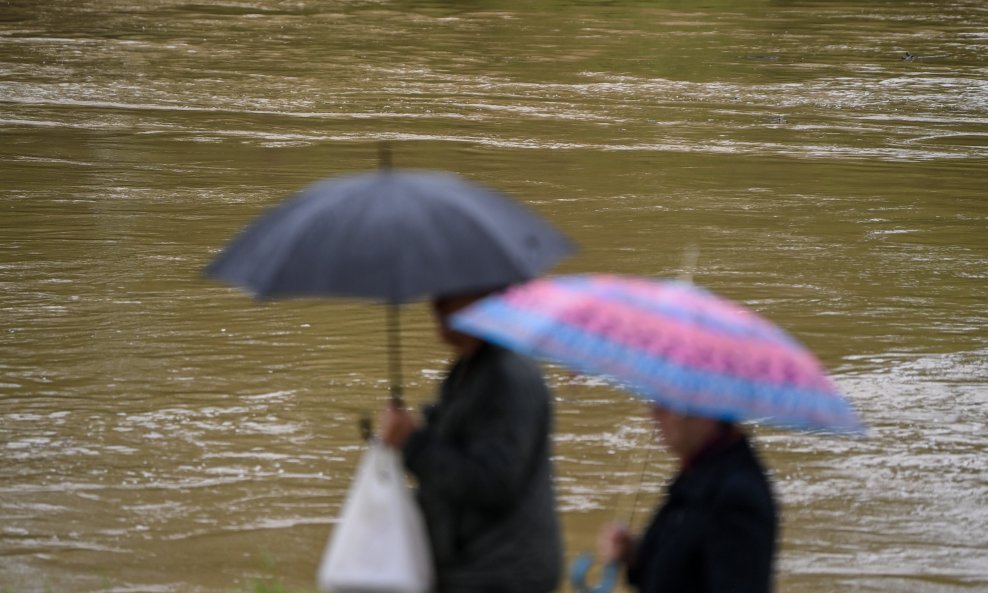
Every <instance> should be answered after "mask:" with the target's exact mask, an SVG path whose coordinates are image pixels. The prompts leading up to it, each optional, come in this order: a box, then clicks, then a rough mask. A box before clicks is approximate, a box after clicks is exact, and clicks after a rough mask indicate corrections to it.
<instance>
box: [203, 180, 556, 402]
mask: <svg viewBox="0 0 988 593" xmlns="http://www.w3.org/2000/svg"><path fill="white" fill-rule="evenodd" d="M573 251H574V246H573V244H572V243H571V242H570V241H569V240H568V239H567V238H566V237H565V236H564V235H562V234H561V233H560V232H559V231H558V230H556V229H555V228H554V227H553V226H551V225H550V224H549V223H547V222H546V221H545V220H544V219H543V218H541V217H540V216H538V215H536V214H535V213H533V212H532V211H531V210H529V209H528V208H526V207H524V206H523V205H521V204H520V203H518V202H516V201H514V200H512V199H511V198H509V197H507V196H506V195H504V194H502V193H500V192H498V191H496V190H494V189H491V188H489V187H485V186H482V185H479V184H476V183H474V182H471V181H468V180H466V179H464V178H462V177H459V176H457V175H454V174H451V173H445V172H439V171H418V170H401V169H391V168H390V167H385V168H382V169H379V170H376V171H372V172H366V173H359V174H352V175H346V176H341V177H335V178H331V179H326V180H323V181H320V182H318V183H316V184H314V185H311V186H309V187H308V188H306V189H304V190H302V191H301V192H299V193H298V194H296V195H295V196H293V197H291V198H290V199H288V200H287V201H285V202H284V203H282V204H280V205H278V206H276V207H274V208H272V209H271V210H269V211H268V212H266V213H263V214H262V215H260V216H259V217H258V218H257V219H256V220H254V221H253V223H252V224H250V225H249V226H248V227H247V228H246V229H245V230H244V231H243V232H241V233H240V235H239V236H237V237H236V238H235V239H234V240H233V241H231V242H230V244H229V245H227V246H226V248H225V249H224V250H223V251H222V252H221V253H220V254H219V255H218V256H217V257H216V259H215V260H214V261H213V262H212V263H211V264H210V265H209V266H208V267H207V268H206V271H205V273H206V275H207V276H209V277H212V278H216V279H219V280H223V281H226V282H229V283H231V284H234V285H236V286H240V287H242V288H246V289H247V290H249V291H251V292H252V293H253V294H254V295H255V296H256V297H258V298H265V299H267V298H283V297H305V296H337V297H360V298H368V299H372V300H376V301H381V302H384V303H386V304H387V305H388V307H387V309H388V316H387V317H388V339H389V354H390V355H389V366H390V369H391V391H392V395H393V396H394V397H395V399H396V400H400V397H401V370H400V369H401V360H400V349H399V346H398V331H399V330H398V305H399V304H401V303H407V302H411V301H414V300H417V299H420V298H424V297H428V296H436V295H454V294H464V293H470V292H476V291H481V290H485V289H490V288H497V287H501V286H505V285H508V284H512V283H515V282H520V281H524V280H528V279H530V278H533V277H535V276H537V275H539V274H541V273H542V272H544V271H546V270H547V269H548V268H549V267H550V266H552V265H553V264H554V263H556V262H557V261H559V260H560V259H562V258H563V257H565V256H567V255H569V254H570V253H572V252H573Z"/></svg>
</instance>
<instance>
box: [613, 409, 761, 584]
mask: <svg viewBox="0 0 988 593" xmlns="http://www.w3.org/2000/svg"><path fill="white" fill-rule="evenodd" d="M651 412H652V417H653V418H654V420H655V421H656V423H657V424H658V426H659V429H660V431H661V435H662V440H663V442H664V444H665V445H666V447H667V448H668V449H669V450H670V451H671V452H672V453H673V454H674V455H675V456H676V457H678V459H679V462H680V467H679V473H678V474H677V476H676V477H675V478H674V479H673V481H672V482H671V484H670V485H669V487H668V490H667V492H666V496H665V500H664V502H663V503H662V505H661V506H660V508H659V510H658V512H657V513H656V514H655V516H654V517H653V518H652V521H651V523H650V525H649V526H648V528H647V529H646V530H645V533H644V535H642V536H641V537H640V538H635V537H633V536H632V535H631V534H630V533H629V532H628V531H627V529H626V528H624V527H622V526H618V525H609V526H606V527H605V529H604V531H603V532H602V537H601V551H602V553H603V555H604V556H605V558H607V559H608V560H617V561H619V562H622V563H623V564H624V565H625V566H626V567H627V573H626V574H627V579H628V582H629V583H630V584H631V585H633V586H634V587H635V588H636V589H637V590H638V591H639V592H640V593H768V592H769V591H771V590H772V581H773V562H774V557H775V549H776V536H777V531H778V520H777V515H776V504H775V500H774V497H773V494H772V489H771V486H770V484H769V481H768V478H767V477H766V473H765V469H764V467H763V466H762V463H761V462H760V461H759V459H758V457H757V455H756V454H755V452H754V450H753V449H752V447H751V444H750V443H749V441H748V438H747V437H746V436H745V435H744V434H743V433H742V432H741V431H740V430H739V429H738V427H737V426H735V425H734V424H732V423H729V422H724V421H719V420H714V419H710V418H703V417H698V416H687V415H683V414H677V413H675V412H672V411H670V410H668V409H665V408H662V407H660V406H651Z"/></svg>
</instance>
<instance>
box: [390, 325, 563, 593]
mask: <svg viewBox="0 0 988 593" xmlns="http://www.w3.org/2000/svg"><path fill="white" fill-rule="evenodd" d="M551 429H552V409H551V400H550V394H549V390H548V388H547V387H546V385H545V382H544V380H543V378H542V373H541V371H540V369H539V367H538V366H537V365H536V364H535V363H534V362H532V361H531V360H529V359H527V358H524V357H522V356H520V355H518V354H515V353H513V352H511V351H509V350H505V349H503V348H500V347H498V346H494V345H491V344H484V345H483V346H481V349H480V350H479V351H478V352H477V354H476V355H475V356H474V357H473V358H471V359H469V360H467V361H459V362H457V363H456V364H455V365H454V366H453V368H452V369H451V370H450V372H449V375H448V376H447V377H446V380H445V381H444V382H443V384H442V388H441V390H440V398H439V401H438V403H437V404H436V405H435V406H434V407H432V408H431V409H428V410H427V411H426V424H425V427H424V428H423V429H421V430H419V431H417V432H415V433H414V434H413V435H412V436H411V437H410V438H409V440H408V441H407V443H406V444H405V447H404V451H403V453H404V459H405V465H406V467H407V468H408V470H409V471H410V472H411V473H412V474H413V475H414V476H415V478H417V480H418V499H419V503H420V504H421V506H422V510H423V513H424V515H425V521H426V524H427V526H428V528H429V535H430V538H431V540H432V548H433V554H434V558H435V562H436V574H437V581H438V583H437V589H438V591H439V593H545V592H548V591H552V590H554V589H555V588H556V586H557V584H558V581H559V574H560V564H561V562H562V544H561V538H560V533H559V522H558V518H557V516H556V505H555V494H554V491H553V485H552V468H551V462H550V454H551V451H550V434H551Z"/></svg>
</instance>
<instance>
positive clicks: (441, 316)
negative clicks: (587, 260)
mask: <svg viewBox="0 0 988 593" xmlns="http://www.w3.org/2000/svg"><path fill="white" fill-rule="evenodd" d="M493 292H496V291H493V290H488V291H483V292H475V293H468V294H456V295H441V296H437V297H435V298H433V299H432V312H433V314H434V315H435V316H436V322H437V323H438V325H439V337H440V338H442V340H443V341H444V342H446V343H447V344H449V345H450V346H452V347H453V350H455V351H456V353H457V354H458V355H459V356H461V357H463V358H469V357H470V356H472V355H473V354H474V352H476V351H477V348H479V347H480V344H481V343H482V341H481V340H480V338H477V337H476V336H472V335H470V334H465V333H462V332H458V331H456V330H454V329H453V328H451V327H450V326H449V318H450V316H451V315H453V314H454V313H456V312H457V311H459V310H461V309H464V308H466V307H467V306H469V305H471V304H473V303H475V302H477V301H479V300H480V299H482V298H484V297H485V296H487V295H489V294H491V293H493Z"/></svg>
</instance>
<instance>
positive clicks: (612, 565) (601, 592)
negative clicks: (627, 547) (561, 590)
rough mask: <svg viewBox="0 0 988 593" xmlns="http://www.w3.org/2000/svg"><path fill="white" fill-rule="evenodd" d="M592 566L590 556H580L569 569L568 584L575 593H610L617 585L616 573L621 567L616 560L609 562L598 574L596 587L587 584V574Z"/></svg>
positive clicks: (591, 557)
mask: <svg viewBox="0 0 988 593" xmlns="http://www.w3.org/2000/svg"><path fill="white" fill-rule="evenodd" d="M591 565H593V556H592V555H590V554H580V555H579V556H577V557H576V560H574V561H573V564H571V565H570V568H569V582H570V584H571V585H573V589H575V590H576V591H577V593H610V591H611V590H612V589H614V585H616V584H617V579H618V573H620V572H621V566H620V565H619V564H618V562H617V560H611V561H610V562H608V563H607V564H605V565H604V569H603V570H602V571H601V574H600V582H598V583H597V584H596V585H590V584H589V583H587V573H588V572H590V567H591Z"/></svg>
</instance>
